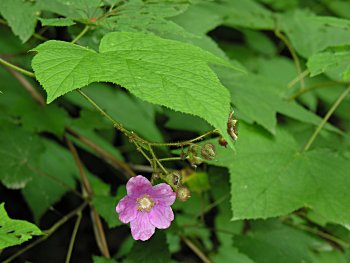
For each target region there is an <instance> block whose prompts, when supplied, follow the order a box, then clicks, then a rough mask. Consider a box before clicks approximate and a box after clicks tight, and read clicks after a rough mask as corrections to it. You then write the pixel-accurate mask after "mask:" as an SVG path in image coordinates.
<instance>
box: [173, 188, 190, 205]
mask: <svg viewBox="0 0 350 263" xmlns="http://www.w3.org/2000/svg"><path fill="white" fill-rule="evenodd" d="M176 196H177V199H179V200H180V201H181V202H186V201H187V200H188V199H189V198H190V197H191V192H190V189H188V188H187V187H186V186H180V187H179V188H178V189H177V191H176Z"/></svg>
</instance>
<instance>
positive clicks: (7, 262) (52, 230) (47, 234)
mask: <svg viewBox="0 0 350 263" xmlns="http://www.w3.org/2000/svg"><path fill="white" fill-rule="evenodd" d="M88 203H89V202H88V201H85V202H84V203H83V204H81V205H80V206H79V207H77V208H76V209H74V210H73V211H71V212H69V213H68V214H67V215H65V216H64V217H62V218H61V219H60V220H58V221H57V222H56V223H55V224H54V225H53V226H52V227H50V228H49V229H48V230H46V231H44V236H42V237H41V238H39V239H37V240H35V241H34V242H32V243H30V244H29V245H28V246H26V247H24V248H22V249H21V250H19V251H17V252H16V253H15V254H13V255H12V256H10V257H9V258H7V259H6V260H5V261H4V262H3V263H10V262H11V261H12V260H14V259H15V258H17V257H18V256H20V255H22V254H23V253H24V252H26V251H28V250H29V249H31V248H33V247H35V246H36V245H38V244H40V243H41V242H43V241H45V240H46V239H48V238H49V237H50V236H51V235H52V234H53V233H55V232H56V231H57V229H59V228H60V227H61V226H62V225H63V224H65V223H66V222H67V221H68V220H69V219H71V218H72V217H74V216H75V215H77V214H78V213H81V212H82V211H83V210H84V208H85V207H86V206H87V205H88Z"/></svg>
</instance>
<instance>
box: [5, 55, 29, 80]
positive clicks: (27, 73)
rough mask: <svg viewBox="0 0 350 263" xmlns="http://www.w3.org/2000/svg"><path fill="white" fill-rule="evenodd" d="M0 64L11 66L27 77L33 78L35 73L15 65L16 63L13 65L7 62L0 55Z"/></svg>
mask: <svg viewBox="0 0 350 263" xmlns="http://www.w3.org/2000/svg"><path fill="white" fill-rule="evenodd" d="M0 64H2V65H4V66H6V67H9V68H12V69H14V70H16V71H18V72H21V73H22V74H24V75H26V76H28V77H31V78H35V74H34V73H33V72H30V71H28V70H25V69H23V68H20V67H17V66H16V65H14V64H12V63H10V62H7V61H6V60H4V59H2V58H1V57H0Z"/></svg>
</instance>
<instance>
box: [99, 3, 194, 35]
mask: <svg viewBox="0 0 350 263" xmlns="http://www.w3.org/2000/svg"><path fill="white" fill-rule="evenodd" d="M187 6H188V2H187V1H183V0H168V1H160V0H156V1H142V0H133V1H125V2H122V3H121V4H120V5H119V6H117V7H116V8H115V9H114V10H113V12H112V13H111V15H109V16H106V18H102V19H101V21H98V25H99V26H102V27H103V28H104V29H106V30H108V31H127V32H153V33H156V34H158V35H162V34H174V35H176V34H180V35H185V36H186V35H190V34H189V33H188V32H186V31H185V30H184V29H183V28H182V27H181V26H179V25H177V24H176V23H174V22H172V21H170V20H167V19H166V18H169V17H173V16H176V15H178V14H180V13H182V12H183V11H184V10H186V8H187ZM112 14H116V15H112ZM108 31H107V32H108ZM107 32H106V33H107Z"/></svg>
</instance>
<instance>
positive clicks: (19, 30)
mask: <svg viewBox="0 0 350 263" xmlns="http://www.w3.org/2000/svg"><path fill="white" fill-rule="evenodd" d="M37 10H38V9H37V7H36V6H35V4H34V3H32V2H30V1H23V0H1V1H0V14H1V15H2V16H3V17H4V18H5V19H6V21H7V23H8V24H9V26H10V27H11V29H12V31H13V33H14V34H15V35H16V36H18V37H19V38H20V39H21V40H22V42H26V41H27V40H28V39H29V38H30V37H31V36H32V35H33V33H34V29H35V26H36V21H37V17H36V12H37Z"/></svg>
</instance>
